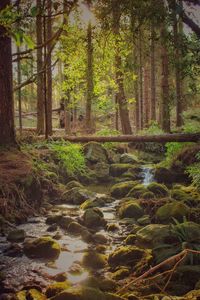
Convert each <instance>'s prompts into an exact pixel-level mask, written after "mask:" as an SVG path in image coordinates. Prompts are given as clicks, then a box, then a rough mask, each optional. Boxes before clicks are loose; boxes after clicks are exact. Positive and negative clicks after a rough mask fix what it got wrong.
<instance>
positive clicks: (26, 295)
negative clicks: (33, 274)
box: [6, 289, 47, 300]
mask: <svg viewBox="0 0 200 300" xmlns="http://www.w3.org/2000/svg"><path fill="white" fill-rule="evenodd" d="M6 299H7V298H6ZM8 299H10V300H12V299H13V300H14V299H17V300H26V299H30V300H46V299H47V297H46V296H45V295H43V294H42V293H41V292H40V291H38V290H36V289H30V290H22V291H20V292H18V293H17V294H16V298H15V297H13V298H12V297H11V298H8Z"/></svg>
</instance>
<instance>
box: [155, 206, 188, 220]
mask: <svg viewBox="0 0 200 300" xmlns="http://www.w3.org/2000/svg"><path fill="white" fill-rule="evenodd" d="M189 213H190V208H189V207H188V206H187V205H186V204H184V203H182V202H178V201H173V202H171V203H166V204H165V205H163V206H161V207H159V208H158V210H157V211H156V218H157V220H158V221H160V222H162V223H169V222H170V221H173V218H175V219H176V220H178V221H183V219H184V217H187V216H188V215H189Z"/></svg>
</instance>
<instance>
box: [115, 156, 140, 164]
mask: <svg viewBox="0 0 200 300" xmlns="http://www.w3.org/2000/svg"><path fill="white" fill-rule="evenodd" d="M120 163H122V164H138V163H139V159H138V157H137V156H136V155H134V154H130V153H124V154H122V155H121V156H120Z"/></svg>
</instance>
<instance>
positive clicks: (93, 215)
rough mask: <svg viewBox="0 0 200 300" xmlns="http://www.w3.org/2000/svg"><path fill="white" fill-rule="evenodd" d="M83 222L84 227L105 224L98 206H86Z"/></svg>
mask: <svg viewBox="0 0 200 300" xmlns="http://www.w3.org/2000/svg"><path fill="white" fill-rule="evenodd" d="M83 223H84V225H85V226H86V227H88V228H91V227H95V228H96V227H100V226H104V225H105V224H106V222H105V219H104V217H103V213H102V212H101V210H100V209H98V208H96V207H95V208H88V209H86V210H85V212H84V214H83Z"/></svg>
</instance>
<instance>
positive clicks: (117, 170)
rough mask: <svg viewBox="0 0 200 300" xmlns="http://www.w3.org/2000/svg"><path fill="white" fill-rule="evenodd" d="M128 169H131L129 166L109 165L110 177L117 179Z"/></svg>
mask: <svg viewBox="0 0 200 300" xmlns="http://www.w3.org/2000/svg"><path fill="white" fill-rule="evenodd" d="M130 168H132V165H131V164H112V165H110V175H111V176H113V177H119V176H121V175H122V174H123V173H125V172H127V171H128V170H129V169H130Z"/></svg>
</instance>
